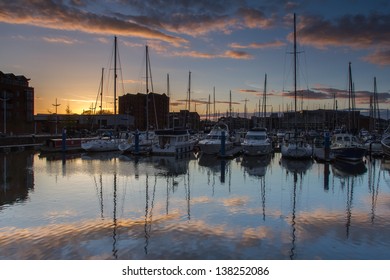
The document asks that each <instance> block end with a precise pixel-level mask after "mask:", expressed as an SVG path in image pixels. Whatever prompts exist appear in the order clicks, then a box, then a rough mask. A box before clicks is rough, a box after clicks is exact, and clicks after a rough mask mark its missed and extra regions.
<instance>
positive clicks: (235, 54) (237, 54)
mask: <svg viewBox="0 0 390 280" xmlns="http://www.w3.org/2000/svg"><path fill="white" fill-rule="evenodd" d="M173 55H174V56H187V57H196V58H206V59H213V58H233V59H252V58H253V56H252V55H250V54H248V53H246V52H241V51H233V50H228V51H225V52H223V53H219V54H211V53H205V52H198V51H177V52H174V53H173Z"/></svg>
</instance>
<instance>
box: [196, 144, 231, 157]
mask: <svg viewBox="0 0 390 280" xmlns="http://www.w3.org/2000/svg"><path fill="white" fill-rule="evenodd" d="M198 145H199V148H200V151H201V152H202V153H204V154H206V155H216V154H218V153H220V151H221V143H220V142H219V143H214V142H207V141H205V142H202V141H200V142H199V144H198ZM232 148H233V143H232V142H227V143H225V150H226V151H228V150H230V149H232Z"/></svg>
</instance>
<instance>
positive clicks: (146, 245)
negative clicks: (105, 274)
mask: <svg viewBox="0 0 390 280" xmlns="http://www.w3.org/2000/svg"><path fill="white" fill-rule="evenodd" d="M30 156H31V157H30V161H31V162H30V163H29V164H27V165H28V166H30V168H29V169H31V170H30V171H31V173H32V174H35V178H34V177H32V178H31V182H32V183H31V189H32V187H34V191H33V192H28V191H27V197H26V198H28V199H26V198H24V201H23V202H24V203H23V204H21V203H19V204H18V203H15V200H14V201H11V202H4V200H2V207H1V208H0V220H1V225H0V233H1V236H2V237H1V238H0V246H1V248H2V250H1V253H0V258H1V259H18V258H19V259H89V258H94V259H208V258H209V259H335V258H336V259H360V258H363V259H364V258H367V259H371V258H376V259H378V258H379V259H387V258H390V255H389V254H388V253H387V252H386V251H384V250H383V248H384V247H385V246H390V240H389V239H388V236H387V232H388V231H389V230H390V222H389V219H388V217H389V215H390V209H389V208H388V205H389V202H390V187H388V186H390V185H387V186H386V184H384V183H383V182H385V181H386V180H388V179H389V178H388V170H386V169H384V165H383V163H382V162H381V161H380V160H373V161H372V162H371V161H369V162H368V163H366V164H365V166H366V168H367V170H366V171H365V172H363V173H362V174H359V175H356V174H355V173H353V174H348V172H346V171H343V172H341V171H340V169H339V166H338V165H337V164H336V165H334V164H333V163H331V164H329V163H325V164H317V163H314V162H312V161H294V160H286V159H282V158H281V157H280V154H278V153H276V154H275V155H274V156H273V157H271V158H245V157H238V158H236V159H233V160H221V159H218V158H216V157H201V158H195V157H194V156H192V155H191V156H189V157H184V158H174V157H140V158H139V157H132V156H126V157H123V156H122V155H119V154H118V155H115V156H112V155H109V154H107V155H99V156H90V155H79V156H74V157H72V158H65V162H64V161H63V159H62V158H58V159H53V158H51V159H48V158H39V157H37V156H36V155H31V154H30ZM14 157H15V159H16V157H17V155H16V154H12V155H7V158H6V161H5V162H6V166H5V165H4V157H2V158H0V159H1V162H2V164H3V165H2V167H1V169H0V171H1V174H6V176H3V177H2V178H1V182H2V185H1V186H2V189H1V191H2V192H1V195H2V199H3V197H4V188H3V186H4V185H5V186H6V190H7V192H8V191H12V188H14V187H16V188H15V189H23V188H21V185H23V184H24V183H25V182H24V181H18V184H21V185H19V186H16V185H15V186H12V187H9V186H10V184H9V183H10V182H11V181H13V182H14V180H10V178H11V177H14V176H15V175H12V176H10V170H11V169H14V168H15V169H16V170H18V169H19V168H20V166H19V165H18V166H17V167H16V165H13V167H12V168H11V169H10V165H12V161H14ZM27 158H28V157H26V158H25V162H28V160H26V159H27ZM27 165H26V166H27ZM4 166H5V169H4ZM358 169H359V170H360V168H358ZM363 169H364V168H363ZM4 170H5V172H4ZM19 170H20V169H19ZM26 170H28V169H26ZM11 173H12V172H11ZM14 173H15V174H16V173H17V172H14ZM19 173H20V172H19ZM7 174H8V175H7ZM18 175H19V174H18ZM25 176H27V175H25ZM321 176H323V178H321ZM4 177H5V178H6V180H5V181H6V182H7V183H6V184H4V183H3V182H4ZM34 179H35V182H34V181H33V180H34ZM34 184H35V186H34ZM228 185H229V188H228V187H227V186H228ZM4 205H6V206H5V207H4ZM25 248H34V250H26V249H25Z"/></svg>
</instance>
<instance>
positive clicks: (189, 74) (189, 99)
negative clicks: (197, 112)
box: [188, 71, 191, 112]
mask: <svg viewBox="0 0 390 280" xmlns="http://www.w3.org/2000/svg"><path fill="white" fill-rule="evenodd" d="M188 112H191V71H190V72H188Z"/></svg>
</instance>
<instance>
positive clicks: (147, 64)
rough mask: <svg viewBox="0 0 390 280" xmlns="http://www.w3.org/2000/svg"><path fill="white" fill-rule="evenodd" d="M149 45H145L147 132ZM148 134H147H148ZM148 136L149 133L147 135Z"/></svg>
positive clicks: (147, 114)
mask: <svg viewBox="0 0 390 280" xmlns="http://www.w3.org/2000/svg"><path fill="white" fill-rule="evenodd" d="M148 52H149V51H148V45H146V46H145V65H146V67H145V71H146V76H145V77H146V78H145V79H146V80H145V83H146V132H148V131H149V77H148V75H149V68H148V67H149V63H148V56H149V54H148ZM146 135H147V134H146ZM147 136H148V135H147Z"/></svg>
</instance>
